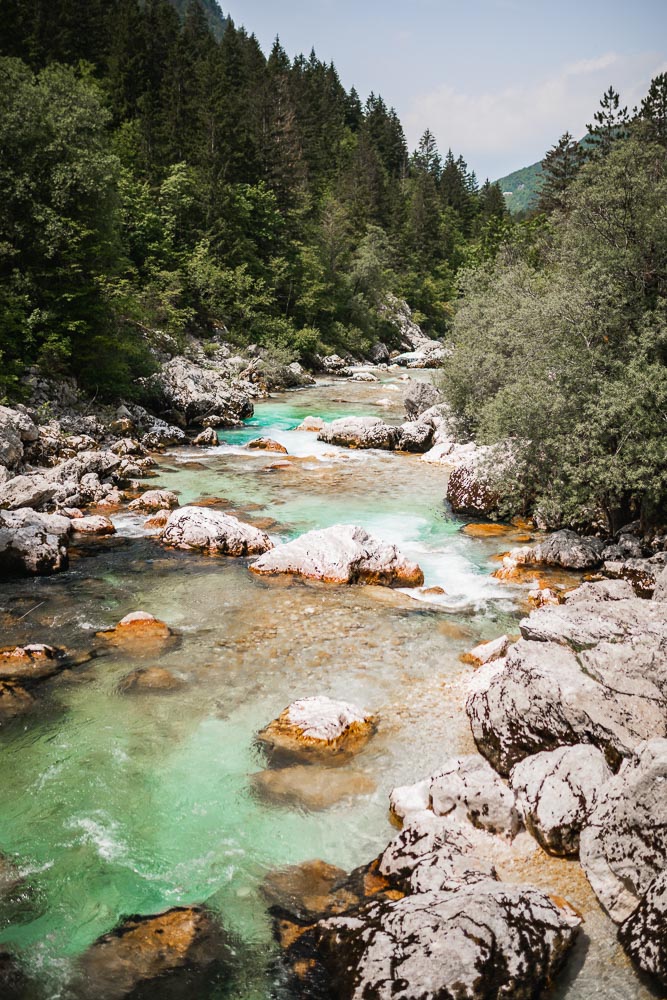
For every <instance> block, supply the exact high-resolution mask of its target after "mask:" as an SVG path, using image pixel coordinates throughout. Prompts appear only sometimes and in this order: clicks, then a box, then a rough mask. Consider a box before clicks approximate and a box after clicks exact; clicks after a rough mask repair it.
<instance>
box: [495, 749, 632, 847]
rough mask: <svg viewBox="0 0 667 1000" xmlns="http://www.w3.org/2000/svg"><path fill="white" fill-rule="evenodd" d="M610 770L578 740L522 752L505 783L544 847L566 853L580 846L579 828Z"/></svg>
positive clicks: (588, 813)
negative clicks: (526, 753)
mask: <svg viewBox="0 0 667 1000" xmlns="http://www.w3.org/2000/svg"><path fill="white" fill-rule="evenodd" d="M611 776H612V771H611V769H610V768H609V767H608V765H607V762H606V761H605V758H604V754H602V753H601V751H600V750H597V749H596V748H595V747H592V746H590V745H586V744H578V745H576V746H572V747H560V748H559V749H558V750H553V751H550V752H545V753H538V754H535V755H534V756H532V757H527V758H526V759H525V760H523V761H521V763H519V764H517V765H516V766H515V767H513V768H512V771H511V772H510V785H511V786H512V788H513V789H514V792H515V794H516V797H517V804H518V806H519V809H520V811H521V814H522V816H523V821H524V823H525V824H526V828H527V829H528V830H529V831H530V832H531V833H532V834H533V836H534V837H535V838H536V840H537V841H538V842H539V843H540V844H541V846H542V847H543V848H544V849H545V851H549V852H550V853H551V854H558V855H567V854H576V853H577V851H578V850H579V834H580V832H581V829H582V827H583V826H585V825H586V823H587V821H588V817H589V816H590V814H591V812H592V811H593V809H594V807H595V804H596V802H597V799H598V796H599V794H600V790H601V789H602V786H603V785H604V784H605V782H606V781H608V780H609V779H610V778H611Z"/></svg>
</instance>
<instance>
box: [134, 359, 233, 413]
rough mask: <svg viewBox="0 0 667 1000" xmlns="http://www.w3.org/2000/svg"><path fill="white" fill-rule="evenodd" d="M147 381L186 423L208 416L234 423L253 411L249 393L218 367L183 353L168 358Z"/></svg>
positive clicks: (167, 406)
mask: <svg viewBox="0 0 667 1000" xmlns="http://www.w3.org/2000/svg"><path fill="white" fill-rule="evenodd" d="M148 384H149V387H150V389H151V390H153V391H154V392H155V393H156V394H157V395H158V396H159V397H160V400H161V402H162V403H163V404H164V405H165V406H166V408H169V409H173V410H176V411H178V412H179V413H182V414H183V416H184V417H185V420H186V421H187V423H188V424H194V423H202V422H203V421H204V420H205V419H207V418H210V419H214V418H215V423H216V424H218V425H224V424H237V423H239V421H241V420H243V419H244V418H245V417H251V416H252V413H253V406H252V403H251V402H250V397H249V396H248V395H246V393H245V392H243V391H241V390H240V389H238V388H235V387H234V386H232V385H230V382H229V379H228V378H226V377H225V376H224V375H223V374H222V373H221V372H220V371H218V370H216V369H215V368H214V367H203V366H202V365H200V364H195V363H194V362H193V361H189V360H188V359H187V358H184V357H176V358H172V359H171V361H167V363H166V364H165V365H163V366H162V368H161V370H160V371H159V372H157V373H156V374H155V375H152V376H151V377H150V379H148Z"/></svg>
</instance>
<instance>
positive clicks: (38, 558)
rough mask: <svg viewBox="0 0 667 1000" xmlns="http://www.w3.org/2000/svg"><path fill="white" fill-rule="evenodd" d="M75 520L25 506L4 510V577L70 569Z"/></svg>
mask: <svg viewBox="0 0 667 1000" xmlns="http://www.w3.org/2000/svg"><path fill="white" fill-rule="evenodd" d="M71 526H72V522H71V521H70V520H69V518H66V517H60V515H58V514H38V513H37V512H36V511H34V510H30V509H29V508H24V509H22V510H16V511H0V577H3V576H4V577H8V576H33V575H38V574H47V573H55V572H57V571H58V570H61V569H66V568H67V546H68V542H69V535H70V531H71Z"/></svg>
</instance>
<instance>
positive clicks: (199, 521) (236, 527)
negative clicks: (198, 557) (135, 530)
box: [161, 507, 273, 556]
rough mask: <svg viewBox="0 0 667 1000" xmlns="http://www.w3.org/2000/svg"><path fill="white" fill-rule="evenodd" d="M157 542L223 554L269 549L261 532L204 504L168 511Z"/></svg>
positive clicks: (271, 543) (269, 540) (259, 551)
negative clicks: (159, 539) (169, 512)
mask: <svg viewBox="0 0 667 1000" xmlns="http://www.w3.org/2000/svg"><path fill="white" fill-rule="evenodd" d="M161 541H162V542H163V543H164V544H165V545H169V546H171V547H172V548H176V549H190V550H194V551H197V552H206V553H208V554H219V555H226V556H250V555H258V554H259V553H262V552H266V551H267V550H268V549H271V548H273V542H272V541H271V539H270V538H269V536H268V535H267V534H266V532H264V531H260V530H259V528H254V527H253V526H252V525H251V524H245V523H244V522H243V521H239V519H238V518H237V517H234V516H233V515H232V514H226V513H223V512H222V511H217V510H212V509H210V508H205V507H180V508H179V509H178V510H175V511H174V512H173V513H172V514H170V516H169V519H168V521H167V524H166V526H165V528H164V531H163V532H162V535H161Z"/></svg>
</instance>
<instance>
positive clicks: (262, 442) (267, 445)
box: [246, 437, 287, 455]
mask: <svg viewBox="0 0 667 1000" xmlns="http://www.w3.org/2000/svg"><path fill="white" fill-rule="evenodd" d="M246 448H252V449H255V450H257V451H277V452H280V454H281V455H286V454H287V448H286V447H285V445H284V444H280V442H279V441H274V440H273V438H268V437H259V438H255V439H254V440H253V441H248V443H247V445H246Z"/></svg>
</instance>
